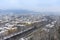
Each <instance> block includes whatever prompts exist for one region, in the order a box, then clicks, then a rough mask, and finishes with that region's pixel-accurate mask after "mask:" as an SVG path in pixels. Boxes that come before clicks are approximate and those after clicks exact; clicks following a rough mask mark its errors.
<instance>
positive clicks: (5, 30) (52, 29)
mask: <svg viewBox="0 0 60 40" xmlns="http://www.w3.org/2000/svg"><path fill="white" fill-rule="evenodd" d="M1 13H2V12H1ZM36 13H37V12H36ZM59 35H60V16H58V15H46V14H40V13H39V14H38V13H37V14H31V13H30V14H14V13H11V14H4V15H1V16H0V40H60V36H59Z"/></svg>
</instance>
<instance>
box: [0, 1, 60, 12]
mask: <svg viewBox="0 0 60 40" xmlns="http://www.w3.org/2000/svg"><path fill="white" fill-rule="evenodd" d="M0 9H27V10H34V11H54V12H60V0H0Z"/></svg>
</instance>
